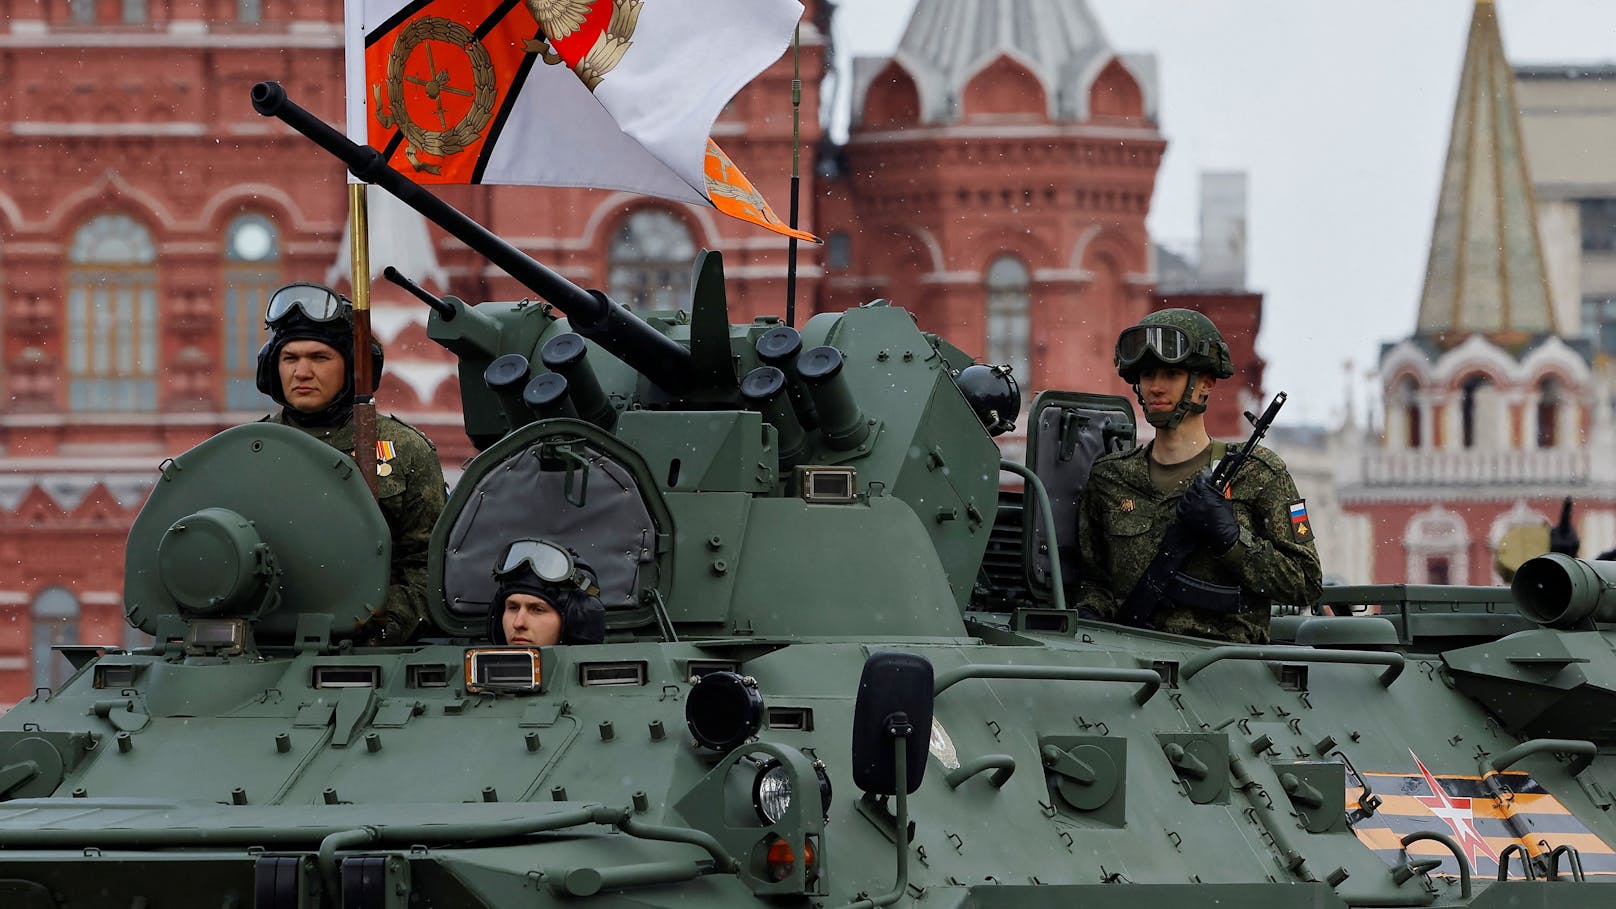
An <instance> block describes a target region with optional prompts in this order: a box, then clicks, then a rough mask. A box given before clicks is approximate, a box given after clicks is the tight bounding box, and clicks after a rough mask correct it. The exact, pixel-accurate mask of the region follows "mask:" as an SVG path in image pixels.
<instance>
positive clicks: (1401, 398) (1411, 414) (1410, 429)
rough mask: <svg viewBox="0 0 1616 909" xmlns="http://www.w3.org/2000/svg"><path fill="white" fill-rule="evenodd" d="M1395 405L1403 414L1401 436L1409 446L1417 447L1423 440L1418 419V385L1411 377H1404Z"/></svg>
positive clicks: (1421, 424) (1420, 423) (1421, 425)
mask: <svg viewBox="0 0 1616 909" xmlns="http://www.w3.org/2000/svg"><path fill="white" fill-rule="evenodd" d="M1397 407H1398V409H1399V410H1401V411H1402V414H1403V438H1404V439H1405V440H1406V441H1407V442H1408V447H1409V448H1419V447H1420V445H1421V444H1423V442H1424V440H1425V436H1424V434H1423V431H1422V427H1423V423H1422V421H1421V419H1420V387H1419V386H1418V385H1417V384H1415V382H1414V380H1413V379H1404V380H1403V382H1402V385H1401V387H1400V388H1399V389H1398V394H1397Z"/></svg>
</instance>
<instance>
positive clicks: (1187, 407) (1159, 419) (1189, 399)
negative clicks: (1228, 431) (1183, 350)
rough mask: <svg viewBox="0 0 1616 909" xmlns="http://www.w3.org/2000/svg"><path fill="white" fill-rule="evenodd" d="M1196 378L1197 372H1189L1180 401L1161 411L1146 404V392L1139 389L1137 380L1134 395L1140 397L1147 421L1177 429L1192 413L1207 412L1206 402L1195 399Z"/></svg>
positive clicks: (1158, 427) (1162, 427) (1140, 404)
mask: <svg viewBox="0 0 1616 909" xmlns="http://www.w3.org/2000/svg"><path fill="white" fill-rule="evenodd" d="M1195 378H1196V373H1193V372H1192V373H1189V374H1188V375H1187V376H1186V378H1185V381H1184V394H1183V395H1182V396H1180V397H1179V399H1178V403H1177V404H1175V405H1174V406H1173V409H1172V410H1168V411H1163V412H1160V413H1157V412H1153V411H1151V409H1150V408H1149V407H1146V406H1145V395H1144V392H1142V391H1140V390H1139V383H1137V382H1135V383H1134V386H1133V396H1134V397H1135V398H1138V399H1139V409H1140V410H1141V411H1144V414H1145V422H1146V423H1149V424H1150V425H1152V426H1154V427H1156V428H1157V429H1177V428H1178V425H1179V424H1180V423H1183V422H1184V418H1185V417H1187V416H1189V415H1190V414H1192V413H1206V402H1205V401H1197V400H1195V399H1194V395H1195Z"/></svg>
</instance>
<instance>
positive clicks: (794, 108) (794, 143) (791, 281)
mask: <svg viewBox="0 0 1616 909" xmlns="http://www.w3.org/2000/svg"><path fill="white" fill-rule="evenodd" d="M791 49H792V50H791V53H792V56H791V214H790V219H791V229H792V230H796V229H797V211H798V197H799V196H800V195H801V193H800V189H801V187H802V174H801V163H802V24H801V23H798V24H797V30H796V31H795V32H793V33H792V38H791ZM786 326H787V327H788V328H795V327H797V238H796V237H792V238H791V239H790V240H788V241H787V242H786Z"/></svg>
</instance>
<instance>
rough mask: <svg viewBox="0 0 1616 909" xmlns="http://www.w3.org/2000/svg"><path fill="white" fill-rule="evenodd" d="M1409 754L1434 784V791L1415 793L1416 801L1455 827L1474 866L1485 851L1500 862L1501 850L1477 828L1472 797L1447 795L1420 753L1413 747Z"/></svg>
mask: <svg viewBox="0 0 1616 909" xmlns="http://www.w3.org/2000/svg"><path fill="white" fill-rule="evenodd" d="M1408 754H1409V756H1410V757H1412V758H1414V763H1416V764H1419V767H1420V775H1421V776H1423V777H1425V784H1426V785H1427V786H1430V787H1431V795H1429V796H1415V801H1417V802H1419V803H1420V804H1421V805H1424V806H1425V807H1426V808H1429V809H1430V810H1431V813H1432V814H1434V815H1436V816H1437V817H1439V818H1441V819H1442V821H1443V823H1445V824H1447V825H1448V826H1449V827H1450V828H1452V829H1453V837H1454V839H1455V840H1457V841H1458V843H1459V848H1460V849H1462V850H1464V852H1465V854H1466V855H1467V856H1469V858H1470V865H1471V867H1472V868H1474V867H1475V865H1476V862H1477V860H1479V859H1480V857H1481V856H1483V855H1485V856H1486V857H1488V858H1490V859H1492V860H1493V864H1497V863H1498V853H1496V852H1494V851H1493V847H1492V845H1491V844H1489V843H1488V842H1487V839H1486V838H1485V837H1483V836H1482V835H1481V834H1480V833H1479V832H1478V831H1477V830H1476V825H1475V815H1473V814H1472V813H1471V811H1470V799H1462V798H1454V797H1453V796H1450V795H1448V793H1447V791H1446V790H1445V789H1443V788H1442V787H1441V786H1439V785H1437V782H1436V778H1435V777H1433V776H1431V771H1429V770H1426V769H1425V764H1423V763H1421V762H1420V758H1419V755H1417V754H1415V753H1414V752H1413V751H1410V752H1409V753H1408Z"/></svg>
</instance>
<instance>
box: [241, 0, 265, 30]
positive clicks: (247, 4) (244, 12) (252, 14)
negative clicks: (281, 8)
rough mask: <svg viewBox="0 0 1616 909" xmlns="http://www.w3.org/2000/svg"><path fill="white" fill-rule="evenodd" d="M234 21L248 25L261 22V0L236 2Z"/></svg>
mask: <svg viewBox="0 0 1616 909" xmlns="http://www.w3.org/2000/svg"><path fill="white" fill-rule="evenodd" d="M236 21H237V22H245V23H248V24H257V23H259V22H263V21H264V3H263V0H236Z"/></svg>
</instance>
